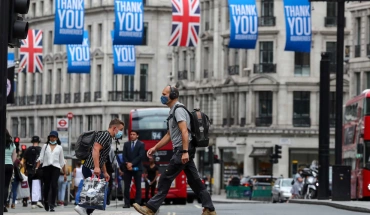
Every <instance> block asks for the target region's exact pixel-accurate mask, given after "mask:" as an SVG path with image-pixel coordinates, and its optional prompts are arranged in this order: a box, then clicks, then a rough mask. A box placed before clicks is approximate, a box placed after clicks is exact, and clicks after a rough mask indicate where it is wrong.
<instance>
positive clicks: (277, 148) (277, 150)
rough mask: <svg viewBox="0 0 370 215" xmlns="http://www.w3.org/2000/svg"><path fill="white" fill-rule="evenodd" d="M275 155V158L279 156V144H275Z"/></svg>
mask: <svg viewBox="0 0 370 215" xmlns="http://www.w3.org/2000/svg"><path fill="white" fill-rule="evenodd" d="M274 154H275V157H276V158H277V159H279V158H281V146H279V145H275V153H274Z"/></svg>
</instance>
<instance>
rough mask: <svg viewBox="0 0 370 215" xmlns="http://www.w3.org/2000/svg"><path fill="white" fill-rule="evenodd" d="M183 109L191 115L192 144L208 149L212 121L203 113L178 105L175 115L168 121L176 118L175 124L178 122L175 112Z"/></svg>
mask: <svg viewBox="0 0 370 215" xmlns="http://www.w3.org/2000/svg"><path fill="white" fill-rule="evenodd" d="M179 107H182V108H184V109H185V110H186V112H188V114H189V115H190V127H191V131H190V132H191V136H192V139H193V140H192V143H193V144H194V146H195V147H208V145H209V137H208V131H209V126H210V124H211V123H210V121H209V118H208V116H207V115H206V114H205V113H203V112H201V111H200V109H194V110H193V111H191V112H190V111H189V110H188V109H187V108H186V107H185V106H184V105H176V106H175V109H174V110H173V114H171V115H170V116H169V117H168V119H167V124H168V121H169V120H170V119H171V118H172V117H174V118H175V122H177V120H176V117H175V111H176V109H177V108H179Z"/></svg>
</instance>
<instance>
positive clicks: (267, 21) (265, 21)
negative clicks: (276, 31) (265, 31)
mask: <svg viewBox="0 0 370 215" xmlns="http://www.w3.org/2000/svg"><path fill="white" fill-rule="evenodd" d="M258 25H259V26H275V17H274V16H261V17H259V19H258Z"/></svg>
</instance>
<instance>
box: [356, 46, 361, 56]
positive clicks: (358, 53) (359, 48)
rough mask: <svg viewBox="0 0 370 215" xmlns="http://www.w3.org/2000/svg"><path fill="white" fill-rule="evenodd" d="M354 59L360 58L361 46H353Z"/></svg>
mask: <svg viewBox="0 0 370 215" xmlns="http://www.w3.org/2000/svg"><path fill="white" fill-rule="evenodd" d="M355 57H361V45H355Z"/></svg>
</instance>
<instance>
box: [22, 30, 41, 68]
mask: <svg viewBox="0 0 370 215" xmlns="http://www.w3.org/2000/svg"><path fill="white" fill-rule="evenodd" d="M19 54H20V62H19V71H18V72H31V73H35V72H42V70H43V67H44V66H43V64H42V31H41V30H28V36H27V39H24V40H22V41H21V48H20V49H19Z"/></svg>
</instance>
